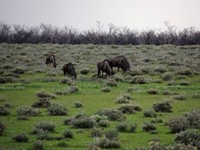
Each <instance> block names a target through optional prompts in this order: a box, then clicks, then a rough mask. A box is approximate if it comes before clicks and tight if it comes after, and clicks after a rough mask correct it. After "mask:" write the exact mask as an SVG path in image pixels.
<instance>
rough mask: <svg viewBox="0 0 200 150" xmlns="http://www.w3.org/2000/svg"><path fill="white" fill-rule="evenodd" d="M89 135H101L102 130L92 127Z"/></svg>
mask: <svg viewBox="0 0 200 150" xmlns="http://www.w3.org/2000/svg"><path fill="white" fill-rule="evenodd" d="M91 136H92V137H102V136H103V131H102V130H101V129H98V128H95V127H94V128H92V130H91Z"/></svg>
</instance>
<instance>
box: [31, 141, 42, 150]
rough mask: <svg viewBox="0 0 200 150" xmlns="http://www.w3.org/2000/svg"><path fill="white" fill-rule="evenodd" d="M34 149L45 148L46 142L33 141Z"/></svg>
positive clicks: (40, 149)
mask: <svg viewBox="0 0 200 150" xmlns="http://www.w3.org/2000/svg"><path fill="white" fill-rule="evenodd" d="M33 150H44V142H43V141H35V142H34V143H33Z"/></svg>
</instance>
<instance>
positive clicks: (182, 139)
mask: <svg viewBox="0 0 200 150" xmlns="http://www.w3.org/2000/svg"><path fill="white" fill-rule="evenodd" d="M199 141H200V133H199V131H197V130H187V131H183V132H180V133H178V134H177V135H176V138H175V142H177V143H183V144H185V145H193V146H198V148H199Z"/></svg>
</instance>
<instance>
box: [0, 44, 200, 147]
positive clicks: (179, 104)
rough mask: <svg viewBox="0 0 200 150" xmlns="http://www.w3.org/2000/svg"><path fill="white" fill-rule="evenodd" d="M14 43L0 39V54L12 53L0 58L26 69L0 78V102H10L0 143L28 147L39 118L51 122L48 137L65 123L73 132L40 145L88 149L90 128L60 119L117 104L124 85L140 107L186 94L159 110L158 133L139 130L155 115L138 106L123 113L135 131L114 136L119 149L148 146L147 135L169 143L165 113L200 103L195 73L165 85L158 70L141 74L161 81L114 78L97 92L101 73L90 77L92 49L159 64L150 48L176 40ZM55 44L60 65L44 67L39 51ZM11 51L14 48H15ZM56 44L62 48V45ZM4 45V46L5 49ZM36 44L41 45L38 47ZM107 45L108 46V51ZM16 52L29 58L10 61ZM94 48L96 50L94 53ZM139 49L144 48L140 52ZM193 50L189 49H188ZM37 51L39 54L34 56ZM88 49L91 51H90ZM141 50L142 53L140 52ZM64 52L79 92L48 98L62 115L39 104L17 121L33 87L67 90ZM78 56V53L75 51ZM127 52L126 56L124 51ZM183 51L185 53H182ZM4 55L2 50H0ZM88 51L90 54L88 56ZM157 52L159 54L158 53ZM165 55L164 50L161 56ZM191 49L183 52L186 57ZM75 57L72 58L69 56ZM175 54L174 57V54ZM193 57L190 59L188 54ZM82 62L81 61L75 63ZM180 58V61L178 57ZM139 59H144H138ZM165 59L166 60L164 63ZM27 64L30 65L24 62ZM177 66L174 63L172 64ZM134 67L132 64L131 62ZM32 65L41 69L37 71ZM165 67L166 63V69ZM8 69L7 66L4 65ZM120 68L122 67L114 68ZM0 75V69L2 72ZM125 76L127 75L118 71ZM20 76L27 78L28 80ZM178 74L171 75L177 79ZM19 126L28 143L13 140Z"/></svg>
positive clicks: (32, 98) (176, 49)
mask: <svg viewBox="0 0 200 150" xmlns="http://www.w3.org/2000/svg"><path fill="white" fill-rule="evenodd" d="M17 47H18V45H10V44H0V49H1V54H3V55H4V56H6V55H11V54H12V53H14V54H15V55H11V59H9V60H7V61H6V62H5V63H4V64H2V65H1V67H2V66H5V65H12V66H14V67H16V66H22V67H25V68H26V69H27V72H26V73H25V74H22V75H20V78H17V79H16V80H17V81H16V82H14V83H6V84H0V105H2V104H3V103H5V102H9V103H11V107H10V108H8V109H9V111H10V115H8V116H0V121H2V122H3V123H4V124H5V125H6V130H5V132H4V134H3V135H2V136H0V148H1V147H2V148H21V149H32V148H33V143H34V142H35V141H36V135H33V134H31V131H32V129H33V127H34V125H35V124H36V123H38V122H41V121H52V122H54V123H55V124H56V129H55V133H51V134H50V136H51V137H61V136H62V135H63V133H64V131H65V130H66V129H70V130H71V131H72V132H73V133H74V138H72V139H63V140H55V139H54V140H50V141H48V140H47V141H45V142H44V149H48V150H55V149H57V150H59V149H60V150H62V149H69V150H71V149H80V150H81V149H87V148H88V145H89V144H90V143H91V142H93V141H95V139H94V138H92V137H91V136H90V132H91V129H75V128H73V127H72V126H70V125H67V126H66V125H64V123H63V121H64V119H66V118H70V117H72V116H74V115H76V114H79V113H85V114H87V115H89V116H91V115H94V114H95V113H96V112H97V111H99V110H101V109H103V108H117V107H118V106H119V104H117V103H115V100H116V99H117V97H119V96H120V95H122V94H124V93H126V90H127V89H128V87H135V88H137V90H136V91H133V92H132V93H130V95H131V97H132V98H133V99H132V100H131V103H136V104H138V105H140V106H141V107H142V110H147V109H152V106H153V104H154V103H155V102H156V101H161V100H163V99H170V98H171V96H173V94H174V93H179V94H184V95H185V96H186V100H184V101H178V100H173V101H172V105H173V112H172V113H159V114H158V117H157V119H162V120H163V123H158V124H156V127H157V131H158V134H149V133H147V132H145V131H143V130H142V125H143V123H144V122H149V121H151V120H152V119H154V118H145V117H144V116H143V111H142V112H137V113H136V114H127V115H126V116H127V121H128V122H129V123H136V124H137V129H136V132H135V133H119V140H120V142H121V143H122V147H121V149H126V148H136V147H148V145H149V142H150V141H151V140H152V139H155V138H159V139H160V142H161V143H163V144H165V145H168V144H172V143H173V142H174V138H175V134H171V133H169V128H168V127H167V126H166V125H165V122H167V121H168V120H169V119H171V118H173V117H176V116H181V115H183V114H184V113H186V112H190V111H192V110H199V109H200V102H199V99H194V98H192V95H193V94H196V93H199V91H200V82H199V81H200V76H199V75H198V74H196V75H194V76H192V77H189V76H185V78H186V79H184V80H187V81H189V82H190V84H189V85H188V86H181V85H178V84H175V85H170V86H168V85H167V81H162V79H161V78H160V74H155V75H153V76H152V75H151V74H146V75H145V77H146V78H149V79H151V80H161V81H162V82H161V83H155V82H149V83H147V84H129V83H128V82H119V83H118V86H117V87H111V92H108V93H104V92H101V89H102V88H103V87H104V86H105V81H106V79H97V80H95V79H94V80H92V75H93V74H95V72H96V66H95V64H96V62H97V60H95V58H93V55H94V56H96V57H97V59H98V60H100V59H103V58H105V57H106V56H107V57H109V56H113V55H115V54H117V53H119V54H120V49H123V50H124V51H123V54H124V55H126V56H127V57H128V58H129V60H130V58H131V56H132V55H133V54H132V53H133V52H134V53H135V55H137V56H140V57H138V58H135V60H134V61H131V64H132V65H131V66H135V67H136V68H138V69H139V68H141V67H145V66H146V64H143V62H141V59H142V58H143V57H145V58H146V57H150V58H151V59H155V61H154V62H153V63H150V64H148V67H150V68H151V67H152V68H154V66H157V65H160V64H159V58H155V57H153V55H152V53H153V52H154V51H155V50H156V51H158V52H159V53H163V55H167V52H168V51H171V49H174V53H177V54H180V53H178V52H179V51H180V50H181V48H179V47H175V46H167V45H166V46H161V47H156V46H149V47H148V46H145V45H144V46H135V47H134V46H129V47H127V46H117V48H115V49H110V47H109V46H103V45H102V46H101V45H99V46H98V45H97V46H95V47H94V49H93V50H90V49H89V48H88V46H87V45H80V46H79V45H52V44H50V45H29V44H28V45H21V48H20V49H17ZM54 47H56V52H55V53H57V56H58V57H57V60H58V62H59V64H60V65H59V66H58V68H56V69H53V68H47V67H46V66H45V65H44V60H42V59H44V58H45V57H44V56H43V55H44V54H46V53H48V52H49V51H54ZM12 49H14V50H16V51H14V50H12ZM61 49H62V50H63V51H61ZM143 49H147V52H148V54H146V53H147V52H145V53H143V52H142V51H141V50H143ZM197 49H198V50H195V51H194V53H196V54H197V55H200V51H199V46H197ZM6 50H7V51H6ZM39 50H40V51H39ZM108 50H110V51H108ZM21 52H27V57H30V58H31V59H32V60H33V62H32V64H27V63H21V62H18V63H13V62H14V61H15V60H16V58H17V57H18V56H19V55H20V53H21ZM66 52H68V54H69V56H66V55H65V54H66ZM95 53H97V55H96V54H95ZM142 53H143V54H142ZM191 53H192V51H191ZM34 54H35V55H36V56H40V57H34ZM88 55H92V56H89V57H88ZM144 55H145V56H144ZM65 56H66V57H67V58H69V60H70V61H73V62H76V63H77V65H76V66H75V68H76V69H77V72H78V80H77V81H76V86H78V88H79V92H78V93H73V94H68V95H58V96H57V98H56V99H51V100H50V101H51V102H54V103H60V104H62V105H64V106H65V107H66V108H67V109H68V115H67V116H49V115H48V112H47V109H46V108H40V111H41V112H42V113H41V114H40V115H39V116H32V117H30V119H29V120H26V121H22V120H17V114H16V108H17V107H19V106H22V105H26V106H31V105H32V104H33V102H34V101H35V100H37V97H36V92H38V91H40V90H41V89H44V90H45V91H49V92H51V93H55V91H57V90H60V91H63V90H66V89H68V88H69V86H68V85H65V84H60V81H61V79H62V77H63V75H62V71H61V68H62V64H64V63H65V62H62V61H63V59H64V57H65ZM77 56H78V59H75V57H77ZM129 56H130V57H129ZM185 56H187V55H186V53H184V57H185ZM1 57H3V56H1ZM90 57H91V58H90ZM160 57H161V56H160ZM162 57H164V56H162ZM191 57H192V55H188V59H192V58H191ZM73 58H74V60H73ZM87 59H90V61H91V63H88V62H87V61H86V60H87ZM174 59H177V58H174ZM191 61H192V60H191ZM196 61H197V60H196V59H195V58H194V62H193V61H192V64H190V65H191V66H190V68H191V70H195V71H196V72H198V71H199V68H198V67H196V68H195V67H194V66H195V65H193V64H196ZM78 62H81V63H78ZM183 63H185V62H183ZM142 64H143V65H142ZM165 65H166V64H165ZM29 66H30V67H29ZM186 66H188V65H187V64H183V66H181V67H186ZM83 67H86V68H89V69H90V71H91V72H90V73H89V74H88V75H80V73H79V70H80V69H81V68H83ZM166 67H167V69H169V68H172V66H167V65H166ZM175 68H177V66H176V67H175ZM175 68H173V69H171V70H172V71H171V72H172V73H174V74H175V72H176V70H175ZM133 69H134V68H133ZM35 70H42V71H43V72H42V73H36V72H35ZM169 70H170V69H169ZM7 71H8V72H9V71H12V70H7ZM52 72H53V73H55V77H54V78H55V80H54V82H44V81H43V79H44V78H48V75H47V74H48V73H52ZM119 74H121V73H119ZM1 76H3V74H1ZM122 76H123V77H124V78H125V77H126V75H122ZM175 76H176V74H175ZM24 81H29V82H28V83H26V82H24ZM179 81H181V80H176V82H177V83H179ZM150 88H152V89H156V90H158V91H159V93H158V94H156V95H149V94H147V90H148V89H150ZM164 90H168V91H169V92H170V93H172V94H171V95H163V94H162V91H164ZM77 101H79V102H81V103H82V104H83V107H81V108H75V107H74V103H75V102H77ZM116 124H117V122H116V121H111V124H110V126H109V127H107V128H105V129H104V131H107V130H111V129H115V126H116ZM21 132H25V133H27V134H28V136H29V138H30V140H29V142H28V143H17V142H14V141H12V136H13V135H15V134H18V133H21ZM61 142H65V143H66V146H65V147H61V146H58V144H59V143H61Z"/></svg>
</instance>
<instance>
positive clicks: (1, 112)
mask: <svg viewBox="0 0 200 150" xmlns="http://www.w3.org/2000/svg"><path fill="white" fill-rule="evenodd" d="M9 114H10V112H9V111H8V108H7V107H5V106H3V105H0V116H7V115H9Z"/></svg>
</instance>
